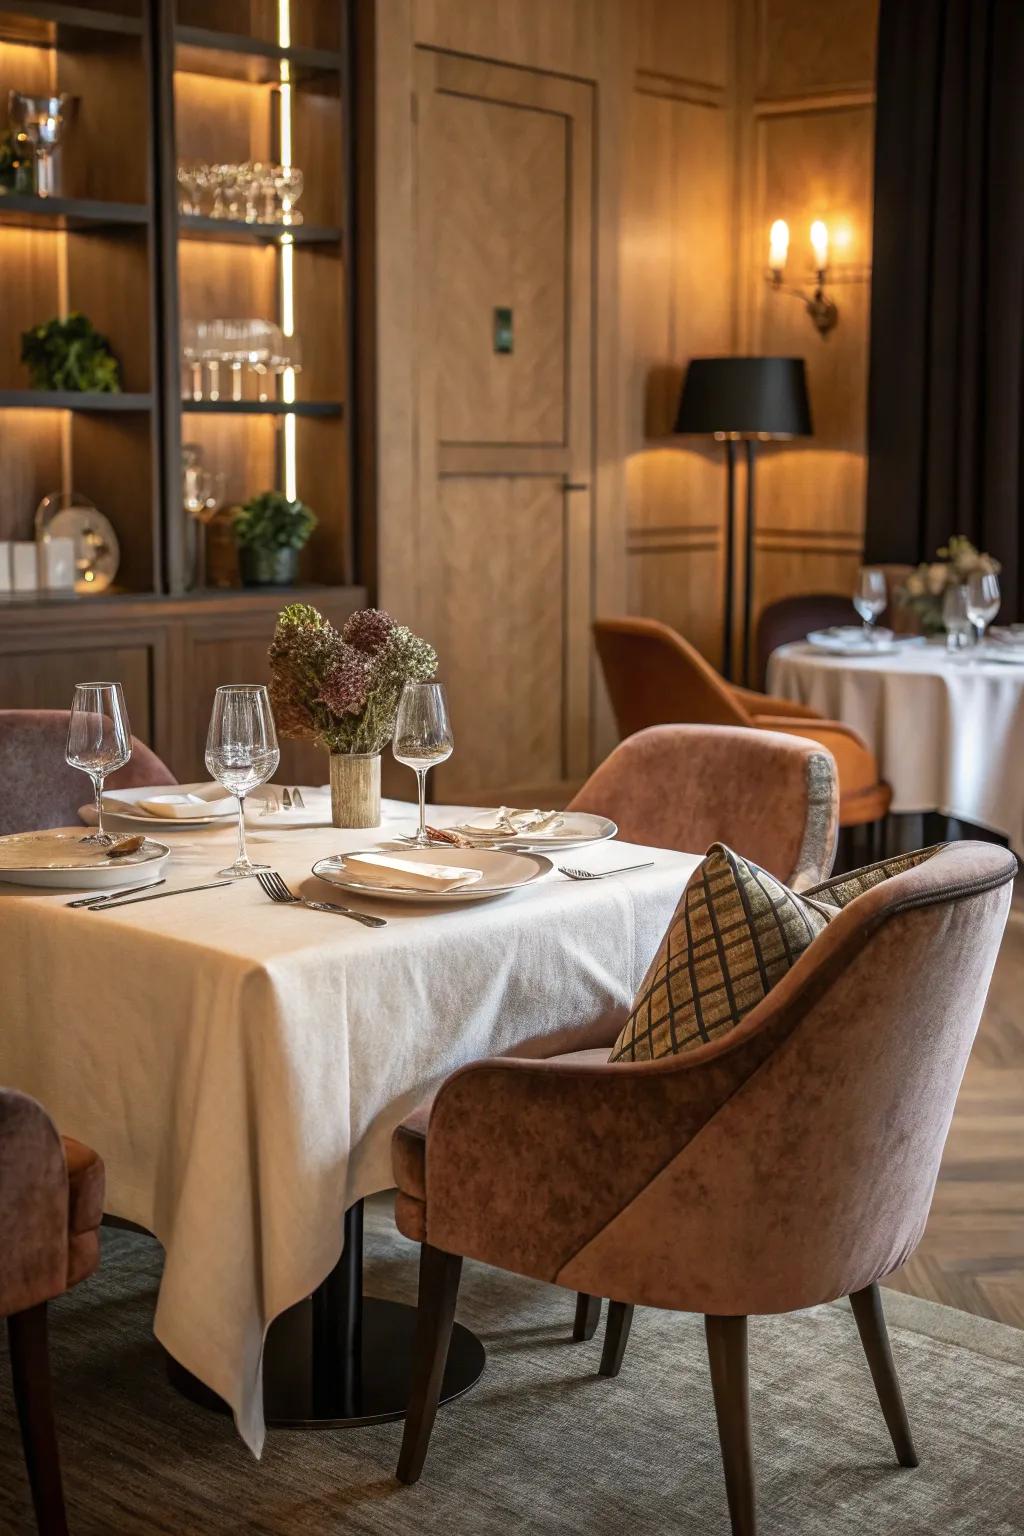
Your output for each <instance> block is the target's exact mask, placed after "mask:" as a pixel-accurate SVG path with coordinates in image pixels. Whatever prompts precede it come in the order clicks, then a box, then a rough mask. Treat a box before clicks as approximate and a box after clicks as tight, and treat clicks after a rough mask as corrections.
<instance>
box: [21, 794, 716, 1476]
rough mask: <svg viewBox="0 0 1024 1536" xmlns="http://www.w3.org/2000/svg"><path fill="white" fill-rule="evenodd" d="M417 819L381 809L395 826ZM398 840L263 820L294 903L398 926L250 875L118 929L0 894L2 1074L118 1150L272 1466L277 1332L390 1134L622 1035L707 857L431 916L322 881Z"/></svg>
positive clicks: (337, 1245) (215, 853)
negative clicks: (509, 1077)
mask: <svg viewBox="0 0 1024 1536" xmlns="http://www.w3.org/2000/svg"><path fill="white" fill-rule="evenodd" d="M466 814H467V808H465V807H445V808H443V809H432V810H431V812H430V819H431V821H432V822H433V823H434V824H439V825H444V824H446V823H449V824H450V823H452V822H455V821H460V820H463V819H465V817H466ZM410 816H411V808H410V807H409V806H403V805H399V804H396V803H394V802H390V803H389V802H385V828H384V835H385V836H387V835H394V832H395V831H396V830H398V822H399V821H402V822H404V824H405V826H406V827H408V824H409V821H410ZM234 837H235V832H234V830H233V829H226V828H215V829H213V830H201V831H192V830H185V829H178V830H175V831H169V832H167V833H166V834H165V841H166V842H168V843H169V844H170V846H171V848H172V857H171V860H170V863H169V865H168V868H167V886H166V887H165V889H170V888H172V887H173V886H175V885H186V884H187V885H191V884H194V883H198V882H200V881H202V880H204V879H211V878H213V872H214V871H216V870H218V869H219V868H220V867H221V866H222V865H223V863H224V862H225V851H226V849H227V848H229V847H231V846H232V844H233V840H234ZM379 840H380V834H375V833H366V832H341V831H337V830H335V829H333V828H323V827H320V828H295V829H294V830H281V829H280V828H279V827H273V828H267V829H261V828H260V824H259V821H258V820H257V821H255V822H254V824H253V825H252V827H251V829H250V848H251V852H252V854H253V856H254V857H258V858H259V859H260V860H261V861H263V862H265V863H268V864H270V865H272V866H273V867H274V868H275V869H277V870H279V871H280V873H281V874H282V875H283V876H284V878H285V880H286V881H287V882H288V883H289V884H290V885H291V886H292V888H293V889H295V890H301V891H304V892H306V893H307V894H314V895H316V896H318V897H320V898H326V899H341V900H344V901H345V902H346V903H347V904H349V905H353V906H356V907H359V908H361V909H362V910H364V911H367V912H373V913H376V914H378V915H381V916H385V917H386V918H387V926H386V927H383V928H378V929H371V928H365V927H363V926H362V925H360V924H357V923H355V922H352V921H350V920H348V919H346V918H343V917H338V916H335V915H328V914H323V913H318V912H313V911H309V910H306V909H302V908H293V907H287V906H277V905H274V904H273V903H272V902H271V901H270V900H269V899H268V898H267V897H266V896H265V895H264V893H263V891H262V890H261V889H260V887H259V885H258V884H257V883H256V881H255V880H241V881H237V882H235V883H233V884H231V885H230V886H227V887H224V888H221V889H214V890H206V891H202V892H195V893H192V894H187V895H186V894H182V895H180V896H177V897H175V898H172V899H168V900H159V901H148V902H140V903H136V904H133V905H129V906H124V907H120V908H117V909H114V910H111V911H109V912H104V913H93V912H90V911H88V910H86V909H78V910H73V909H70V908H69V906H68V900H69V894H70V893H68V892H55V891H40V890H33V889H29V888H26V887H16V886H12V885H8V886H3V887H0V891H2V894H0V913H2V920H0V935H2V937H0V954H2V963H3V974H4V986H5V998H4V1025H3V1028H2V1029H0V1081H3V1082H5V1083H7V1084H9V1085H11V1086H13V1087H16V1088H20V1089H22V1090H23V1091H25V1092H26V1093H29V1094H32V1095H34V1096H35V1097H36V1098H38V1099H40V1100H41V1101H42V1102H43V1103H44V1104H45V1105H46V1107H47V1109H48V1110H49V1111H50V1113H51V1114H52V1115H53V1116H54V1117H55V1118H56V1120H57V1122H58V1124H59V1125H60V1126H61V1129H62V1131H63V1132H64V1133H65V1134H68V1135H71V1136H74V1137H76V1138H78V1139H80V1140H82V1141H84V1142H85V1143H86V1144H88V1145H90V1146H93V1147H95V1148H96V1149H97V1150H98V1151H99V1152H100V1154H101V1155H102V1157H103V1159H104V1161H105V1163H106V1167H107V1189H108V1197H107V1210H108V1212H109V1213H110V1214H112V1215H114V1216H116V1217H120V1218H123V1219H125V1220H127V1221H130V1222H133V1223H136V1224H138V1225H139V1226H141V1227H143V1228H145V1229H146V1230H147V1231H149V1232H152V1233H153V1234H154V1235H155V1236H156V1237H157V1238H158V1239H159V1241H160V1242H161V1244H162V1245H163V1247H164V1250H165V1263H164V1270H163V1278H162V1282H161V1285H160V1292H159V1299H158V1303H157V1310H156V1318H155V1325H154V1326H155V1332H156V1336H157V1338H158V1339H159V1340H160V1342H161V1343H162V1344H163V1345H164V1347H165V1348H166V1350H167V1351H168V1352H169V1353H170V1355H171V1356H173V1358H174V1359H175V1360H176V1361H177V1362H179V1363H180V1365H181V1366H183V1367H184V1368H185V1369H186V1370H187V1371H189V1372H191V1373H192V1374H193V1375H194V1376H195V1377H197V1378H199V1380H200V1381H201V1382H203V1383H205V1384H206V1386H207V1387H209V1388H210V1389H212V1391H213V1392H215V1393H216V1394H217V1395H218V1396H219V1397H220V1398H222V1399H224V1400H225V1401H226V1402H227V1404H229V1405H230V1407H231V1409H232V1410H233V1412H234V1415H235V1421H236V1424H237V1427H238V1430H239V1433H240V1434H241V1436H242V1437H243V1439H244V1440H245V1442H246V1443H247V1444H248V1445H249V1446H250V1447H251V1449H252V1450H253V1451H254V1452H255V1453H256V1454H257V1455H258V1454H259V1453H260V1451H261V1448H262V1445H263V1441H264V1435H265V1423H264V1408H263V1392H262V1375H261V1372H262V1362H263V1344H264V1337H265V1334H266V1331H267V1328H268V1325H269V1324H270V1322H271V1321H272V1320H273V1319H274V1318H275V1317H277V1316H278V1315H279V1314H282V1313H284V1312H285V1311H286V1310H287V1309H289V1308H291V1307H293V1305H294V1304H296V1303H298V1302H300V1301H301V1300H302V1299H303V1298H305V1297H308V1296H310V1294H311V1293H312V1292H314V1291H315V1290H316V1288H317V1287H318V1286H319V1285H320V1284H321V1282H323V1281H324V1280H325V1277H326V1276H328V1275H329V1274H330V1273H331V1272H332V1270H334V1268H335V1266H336V1265H337V1263H338V1260H339V1254H340V1251H341V1247H342V1232H343V1219H344V1216H345V1212H346V1210H348V1209H349V1208H350V1207H354V1206H355V1203H356V1202H358V1201H359V1200H361V1199H362V1198H363V1197H364V1196H367V1195H369V1194H371V1193H374V1192H376V1191H380V1190H384V1189H387V1188H389V1187H390V1186H391V1183H392V1177H391V1160H390V1139H391V1134H392V1131H393V1130H394V1128H395V1126H396V1125H397V1124H398V1122H399V1121H400V1120H401V1119H402V1118H403V1116H404V1115H405V1114H407V1113H408V1111H409V1110H411V1109H412V1108H413V1107H414V1106H415V1105H416V1104H417V1103H419V1102H420V1101H421V1100H422V1099H423V1098H424V1097H425V1096H426V1095H428V1094H430V1093H431V1092H432V1091H433V1090H434V1089H436V1088H437V1086H438V1085H439V1084H440V1083H441V1082H442V1081H443V1079H444V1078H445V1077H446V1076H447V1075H448V1074H449V1073H451V1072H452V1071H454V1070H455V1069H456V1068H457V1067H459V1066H460V1065H462V1064H463V1063H465V1062H468V1061H471V1060H474V1059H478V1058H480V1057H484V1056H488V1055H492V1054H501V1053H518V1054H524V1055H535V1056H549V1055H553V1054H555V1053H557V1052H558V1051H559V1050H560V1049H565V1048H576V1047H581V1048H582V1047H584V1046H587V1045H591V1044H594V1043H595V1042H598V1041H600V1042H605V1041H608V1040H610V1039H611V1038H613V1037H614V1033H615V1028H616V1024H617V1023H618V1022H619V1021H621V1020H622V1018H624V1016H625V1013H626V1010H627V1009H628V1007H629V1005H630V1002H631V1000H632V997H633V995H634V992H635V991H636V989H637V987H638V985H639V983H640V981H641V979H642V977H643V974H644V972H645V970H646V968H647V965H648V963H649V961H650V959H651V957H652V955H653V954H654V952H655V949H656V947H657V945H658V942H659V940H660V938H661V936H662V933H663V931H664V929H665V927H666V926H667V924H668V921H669V918H670V917H671V914H672V912H673V910H674V908H675V905H676V902H677V901H678V899H679V896H680V893H681V891H682V889H683V887H684V885H685V883H686V880H687V878H688V877H689V874H690V872H691V871H692V869H693V868H694V867H695V865H696V864H697V862H698V858H697V856H696V855H694V856H692V857H691V856H689V855H685V854H679V853H673V852H668V851H664V850H658V849H647V848H643V849H638V848H636V847H633V846H630V845H628V844H623V843H618V842H613V843H604V844H595V845H590V846H587V847H583V848H577V849H574V850H573V851H572V853H571V854H563V855H562V856H561V858H560V859H559V862H560V863H563V864H569V865H574V866H575V865H582V866H583V867H584V868H590V869H595V870H597V869H602V868H611V867H614V866H618V865H625V864H631V863H636V862H638V861H639V860H641V859H650V860H651V861H652V862H651V865H650V867H648V868H642V869H637V870H635V871H633V872H631V873H628V874H622V875H614V876H612V877H610V878H607V879H602V880H593V881H590V882H586V883H582V882H573V881H571V880H569V879H568V878H566V877H565V876H564V875H562V874H560V873H559V872H558V871H557V869H555V870H553V871H552V872H551V873H549V874H546V875H544V876H543V877H542V878H541V879H539V880H537V881H536V882H535V883H533V884H532V885H530V886H529V887H527V888H525V889H523V890H521V891H519V892H516V893H514V894H512V895H509V896H502V897H498V898H496V899H493V900H486V901H478V902H465V903H454V902H447V903H445V902H443V901H442V902H438V903H437V904H435V905H429V906H423V905H404V904H398V903H395V902H391V901H383V900H380V899H376V900H372V901H371V900H368V899H363V898H362V897H360V898H358V899H357V898H354V897H352V896H351V895H349V894H344V895H342V893H339V892H338V891H337V890H335V889H333V888H332V887H329V886H327V885H325V884H324V883H323V882H321V881H319V880H317V879H315V878H314V877H312V876H311V874H310V871H311V868H312V865H313V864H314V863H315V862H316V861H317V860H318V859H319V858H321V857H324V856H325V855H327V854H331V853H336V852H342V851H351V850H354V849H357V848H360V847H367V846H371V845H373V844H374V843H376V842H377V841H379ZM412 1262H414V1252H413V1250H412V1248H410V1263H412Z"/></svg>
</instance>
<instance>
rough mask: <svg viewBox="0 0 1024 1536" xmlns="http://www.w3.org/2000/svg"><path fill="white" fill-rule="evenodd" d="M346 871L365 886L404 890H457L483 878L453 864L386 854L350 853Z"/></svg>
mask: <svg viewBox="0 0 1024 1536" xmlns="http://www.w3.org/2000/svg"><path fill="white" fill-rule="evenodd" d="M345 872H346V874H348V875H349V876H350V877H351V878H352V879H353V880H362V881H365V883H366V884H367V885H390V886H397V887H399V888H400V889H402V890H405V891H439V892H443V891H458V890H461V889H462V888H463V886H466V885H475V884H476V882H477V881H478V880H482V879H483V870H480V869H458V868H456V866H455V865H454V864H426V863H423V864H420V863H417V862H415V861H414V860H412V859H401V858H392V857H391V855H390V854H387V853H350V854H349V855H348V856H347V857H346V859H345Z"/></svg>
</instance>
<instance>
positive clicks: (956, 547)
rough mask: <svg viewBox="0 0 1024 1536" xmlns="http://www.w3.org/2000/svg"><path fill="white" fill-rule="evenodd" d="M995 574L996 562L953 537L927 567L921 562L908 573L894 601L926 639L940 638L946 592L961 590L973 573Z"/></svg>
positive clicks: (969, 543) (997, 566) (942, 632)
mask: <svg viewBox="0 0 1024 1536" xmlns="http://www.w3.org/2000/svg"><path fill="white" fill-rule="evenodd" d="M999 571H1000V565H999V561H998V560H993V558H992V556H991V555H986V554H982V553H981V551H980V550H977V549H975V547H974V545H973V544H972V543H971V541H970V539H967V538H965V537H964V536H963V534H960V533H955V534H954V535H953V537H952V538H951V539H950V541H949V543H948V544H943V546H942V548H941V549H938V550H936V552H935V559H934V560H933V561H932V562H931V563H930V564H929V563H928V562H925V563H923V564H921V565H919V566H918V567H917V570H916V571H911V573H910V575H909V576H908V577H907V579H906V582H905V583H904V585H903V586H902V587H899V588H897V591H896V601H897V603H898V604H899V606H900V607H901V608H909V609H910V610H911V612H912V613H915V614H916V615H917V618H918V621H919V623H920V625H921V629H922V630H923V632H924V633H925V634H926V635H941V634H944V633H945V631H946V624H945V621H944V619H943V616H942V606H943V601H944V599H945V596H946V590H947V588H949V587H965V586H966V585H967V584H968V582H969V581H970V579H971V577H972V576H973V575H974V574H975V572H982V573H986V574H991V575H996V576H998V574H999Z"/></svg>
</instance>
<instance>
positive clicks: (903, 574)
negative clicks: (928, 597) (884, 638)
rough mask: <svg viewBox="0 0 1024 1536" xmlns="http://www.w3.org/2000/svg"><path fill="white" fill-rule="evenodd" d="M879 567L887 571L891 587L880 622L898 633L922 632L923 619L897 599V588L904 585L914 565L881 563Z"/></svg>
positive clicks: (914, 633) (913, 633)
mask: <svg viewBox="0 0 1024 1536" xmlns="http://www.w3.org/2000/svg"><path fill="white" fill-rule="evenodd" d="M878 569H879V570H880V571H884V572H885V580H886V583H887V585H888V588H889V602H888V606H887V607H886V610H885V612H884V613H883V614H882V617H881V618H880V619H879V621H878V622H879V623H880V624H887V625H888V626H889V628H890V629H892V630H895V632H896V633H897V634H898V635H919V634H921V633H922V630H921V621H920V619H919V618H918V616H917V614H916V613H915V612H914V610H913V608H903V607H901V606H900V604H899V603H898V602H897V601H896V592H897V589H898V588H899V587H902V586H903V584H904V582H905V581H906V579H907V577H908V576H910V575H911V574H912V572H913V570H914V567H913V566H912V565H880V566H879V567H878Z"/></svg>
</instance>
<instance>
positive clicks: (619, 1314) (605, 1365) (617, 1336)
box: [601, 1301, 633, 1376]
mask: <svg viewBox="0 0 1024 1536" xmlns="http://www.w3.org/2000/svg"><path fill="white" fill-rule="evenodd" d="M632 1321H633V1308H632V1307H631V1306H629V1304H628V1303H627V1302H625V1301H610V1302H609V1303H608V1321H607V1323H606V1324H605V1329H604V1348H603V1349H602V1351H601V1375H602V1376H617V1375H618V1374H619V1370H620V1368H621V1366H622V1357H623V1355H624V1354H625V1353H626V1344H627V1341H628V1339H629V1329H630V1325H631V1324H632Z"/></svg>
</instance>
